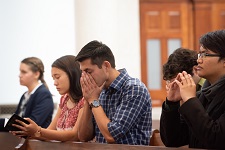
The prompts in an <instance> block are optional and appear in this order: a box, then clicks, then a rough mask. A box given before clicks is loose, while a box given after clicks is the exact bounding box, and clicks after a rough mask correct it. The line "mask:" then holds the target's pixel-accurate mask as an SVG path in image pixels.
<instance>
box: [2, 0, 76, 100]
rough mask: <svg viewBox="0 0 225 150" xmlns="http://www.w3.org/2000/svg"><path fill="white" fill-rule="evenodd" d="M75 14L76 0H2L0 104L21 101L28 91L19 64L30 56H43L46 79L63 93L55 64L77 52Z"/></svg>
mask: <svg viewBox="0 0 225 150" xmlns="http://www.w3.org/2000/svg"><path fill="white" fill-rule="evenodd" d="M74 18H75V11H74V1H73V0H67V1H66V2H65V0H0V20H1V23H0V51H1V59H0V68H1V73H0V79H1V80H0V82H1V84H0V85H1V87H0V104H11V103H16V104H17V103H18V101H19V99H20V96H21V95H22V94H23V93H24V92H25V90H26V88H25V87H22V86H20V84H19V78H18V75H19V65H20V62H21V60H22V59H24V58H25V57H30V56H36V57H39V58H41V59H42V61H43V62H44V65H45V79H46V82H47V84H48V86H49V88H50V89H51V92H52V93H53V94H54V95H56V97H58V96H59V94H58V92H57V91H56V90H55V87H54V85H53V80H52V77H51V64H52V62H53V61H54V60H55V59H57V58H58V57H60V56H62V55H66V54H74V53H75V22H74ZM54 100H56V101H59V99H58V98H56V99H54Z"/></svg>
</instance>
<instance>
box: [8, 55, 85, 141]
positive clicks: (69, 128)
mask: <svg viewBox="0 0 225 150" xmlns="http://www.w3.org/2000/svg"><path fill="white" fill-rule="evenodd" d="M51 72H52V78H53V80H54V85H55V86H56V89H57V90H58V92H59V94H60V95H62V96H61V99H60V104H59V108H58V110H57V113H56V115H55V117H54V119H53V120H52V122H51V124H50V125H49V126H48V128H47V129H45V128H42V127H40V126H38V125H37V124H36V123H35V122H34V121H32V120H31V119H29V118H25V119H26V120H28V121H29V122H30V124H29V125H27V124H25V123H23V122H21V121H18V122H19V123H20V124H21V126H19V125H14V126H16V127H17V128H19V129H21V130H22V131H13V132H12V133H13V134H14V135H17V136H31V138H35V139H40V140H58V141H69V140H75V141H79V139H78V133H77V132H78V125H79V122H80V119H81V117H80V116H81V115H80V114H81V113H82V109H83V108H82V107H83V105H84V99H83V95H82V91H81V86H80V80H79V79H80V77H81V71H80V66H79V63H78V62H76V61H75V56H72V55H66V56H63V57H60V58H59V59H57V60H56V61H55V62H53V64H52V71H51Z"/></svg>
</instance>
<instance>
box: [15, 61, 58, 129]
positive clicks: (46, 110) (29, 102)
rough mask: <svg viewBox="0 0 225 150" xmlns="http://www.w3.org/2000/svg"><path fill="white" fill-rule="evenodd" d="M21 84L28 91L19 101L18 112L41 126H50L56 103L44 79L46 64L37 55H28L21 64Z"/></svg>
mask: <svg viewBox="0 0 225 150" xmlns="http://www.w3.org/2000/svg"><path fill="white" fill-rule="evenodd" d="M19 79H20V84H21V85H23V86H26V87H27V88H28V91H26V92H25V93H24V94H23V95H22V97H21V99H20V102H19V105H18V106H17V109H16V112H15V113H16V114H18V115H20V116H21V117H23V118H31V119H32V120H34V121H35V122H36V123H37V124H38V125H39V126H42V127H43V128H46V127H48V125H49V124H50V123H51V120H52V115H53V110H54V104H53V99H52V95H51V93H50V91H49V90H48V86H47V85H46V82H45V80H44V65H43V63H42V61H41V60H40V59H39V58H37V57H28V58H25V59H24V60H22V61H21V64H20V75H19Z"/></svg>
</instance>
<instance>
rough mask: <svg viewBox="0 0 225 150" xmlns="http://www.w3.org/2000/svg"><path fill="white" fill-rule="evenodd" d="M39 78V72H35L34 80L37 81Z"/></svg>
mask: <svg viewBox="0 0 225 150" xmlns="http://www.w3.org/2000/svg"><path fill="white" fill-rule="evenodd" d="M39 77H40V72H39V71H37V72H35V78H36V79H37V80H38V79H39Z"/></svg>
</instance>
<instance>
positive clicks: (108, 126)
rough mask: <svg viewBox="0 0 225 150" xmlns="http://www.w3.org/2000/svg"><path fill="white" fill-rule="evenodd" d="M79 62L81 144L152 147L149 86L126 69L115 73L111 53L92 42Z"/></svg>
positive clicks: (104, 46) (84, 49)
mask: <svg viewBox="0 0 225 150" xmlns="http://www.w3.org/2000/svg"><path fill="white" fill-rule="evenodd" d="M76 59H77V60H78V61H79V62H80V68H81V70H82V76H81V79H80V82H81V87H82V91H83V96H84V98H85V100H86V102H85V105H84V110H83V112H80V113H82V116H81V117H82V119H81V120H82V121H81V124H80V125H79V129H78V130H79V131H78V134H79V135H78V136H79V138H80V140H81V141H89V140H91V139H93V137H94V136H95V137H96V141H97V142H100V143H117V144H132V145H149V141H150V135H151V129H152V106H151V98H150V94H149V92H148V89H147V88H146V86H145V85H144V84H143V83H142V82H141V81H140V80H139V79H136V78H132V77H130V76H129V75H128V73H127V71H126V69H121V70H116V69H115V59H114V56H113V53H112V51H111V50H110V48H109V47H108V46H106V45H105V44H102V43H101V42H98V41H91V42H89V43H88V44H87V45H85V46H84V47H83V48H82V49H81V51H80V52H79V53H78V55H77V57H76ZM92 117H94V119H93V118H92Z"/></svg>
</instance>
